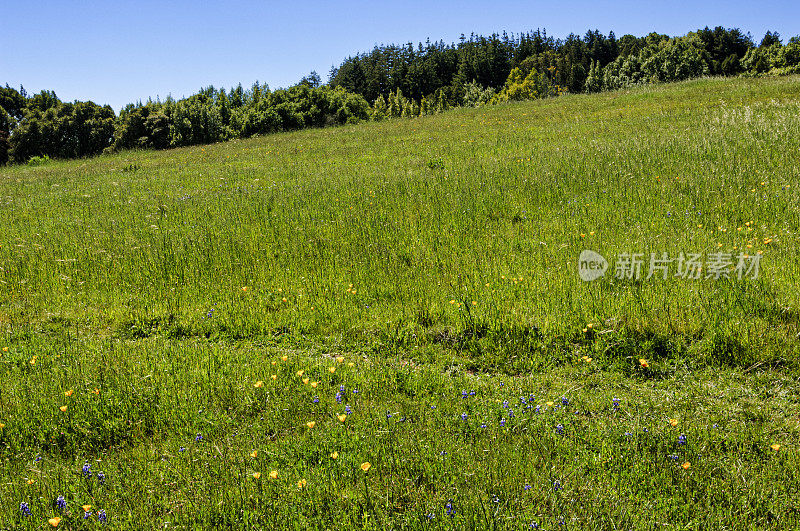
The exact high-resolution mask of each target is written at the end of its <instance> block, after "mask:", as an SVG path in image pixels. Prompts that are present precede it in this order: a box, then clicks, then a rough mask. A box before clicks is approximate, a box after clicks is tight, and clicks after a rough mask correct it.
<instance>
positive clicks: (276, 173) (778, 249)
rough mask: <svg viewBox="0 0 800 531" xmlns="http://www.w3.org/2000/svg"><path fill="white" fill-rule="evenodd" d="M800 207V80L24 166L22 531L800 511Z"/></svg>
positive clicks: (10, 272)
mask: <svg viewBox="0 0 800 531" xmlns="http://www.w3.org/2000/svg"><path fill="white" fill-rule="evenodd" d="M798 205H800V78H798V77H797V76H794V77H786V78H777V79H746V80H745V79H704V80H697V81H691V82H686V83H680V84H672V85H664V86H654V87H648V88H642V89H637V90H631V91H626V92H613V93H604V94H600V95H592V96H581V95H576V96H566V97H560V98H557V99H550V100H539V101H533V102H526V103H520V104H513V105H506V106H499V107H484V108H480V109H458V110H454V111H451V112H448V113H445V114H442V115H437V116H429V117H423V118H417V119H409V120H405V119H403V120H396V121H390V122H384V123H370V124H361V125H357V126H346V127H340V128H332V129H324V130H316V131H311V130H309V131H303V132H298V133H290V134H289V133H287V134H279V135H273V136H269V137H264V138H258V139H251V140H246V141H235V142H229V143H225V144H217V145H210V146H203V147H193V148H186V149H178V150H171V151H162V152H126V153H121V154H116V155H110V156H103V157H98V158H94V159H87V160H79V161H65V162H55V161H51V162H48V163H46V164H44V165H41V166H36V167H24V166H21V167H11V168H4V169H1V170H0V209H2V215H3V220H4V223H3V224H2V225H0V244H2V247H1V248H0V268H1V269H0V282H2V285H1V286H0V288H2V289H1V290H0V333H2V334H3V336H2V338H0V340H1V341H2V342H3V344H2V345H0V346H2V347H7V349H8V350H7V351H3V352H2V355H1V356H0V378H2V386H0V423H2V424H4V427H2V428H0V458H2V459H3V467H2V469H0V485H2V486H0V526H2V527H4V528H18V527H22V528H26V527H27V528H42V527H43V526H47V519H48V518H51V517H54V516H56V515H59V514H60V516H61V518H62V521H61V523H60V526H62V527H69V528H76V529H79V528H87V529H88V528H96V527H98V526H99V525H100V524H99V523H98V521H97V519H96V514H93V515H92V517H91V518H89V519H87V520H83V519H82V516H83V510H82V509H81V508H80V506H81V505H84V504H90V505H92V509H91V511H92V512H93V513H95V512H96V511H97V510H98V509H104V510H106V512H107V515H108V525H109V526H110V527H114V528H121V529H125V528H130V529H140V528H155V527H159V526H161V527H168V528H172V527H175V528H202V527H215V526H216V527H240V528H275V527H278V528H284V527H289V528H297V529H305V528H308V527H311V528H331V529H351V528H360V529H362V528H363V529H373V528H375V529H384V528H420V527H433V528H439V527H441V528H454V529H461V528H487V529H488V528H501V529H505V528H511V529H516V528H527V527H528V526H529V524H530V523H531V522H532V521H535V522H537V523H539V524H540V525H541V526H542V528H544V529H553V528H564V527H565V526H566V528H567V529H615V528H623V529H628V528H636V529H653V528H655V527H657V526H658V527H667V528H681V529H684V528H685V529H708V528H729V529H751V528H754V527H759V528H777V529H792V528H795V527H797V526H800V504H799V503H798V501H797V496H796V494H795V493H796V492H797V490H798V489H800V463H799V462H798V452H797V449H798V443H800V433H799V431H798V429H799V428H800V416H799V415H798V411H800V399H798V397H799V396H800V382H799V381H798V375H800V340H799V339H798V338H799V337H800V336H799V335H798V334H800V329H798V328H799V327H798V324H800V313H798V311H799V310H798V292H797V290H796V286H797V282H798V280H800V265H798V264H799V263H800V262H798V260H797V256H798V254H799V253H798V250H800V249H799V245H798V243H799V242H798V238H797V234H798V230H800V217H799V216H798V213H799V212H800V211H799V210H798ZM583 249H594V250H596V251H598V252H600V253H601V254H603V255H604V256H606V257H607V258H609V259H613V258H614V257H616V256H617V255H618V254H620V253H624V252H641V253H644V254H645V257H646V258H645V260H646V263H645V265H644V269H645V272H646V269H647V267H648V265H649V264H648V263H647V261H648V260H649V258H647V257H649V256H650V253H658V254H660V253H662V252H667V253H669V255H670V257H676V256H677V255H678V253H679V252H681V251H683V252H685V253H703V254H705V255H708V254H709V253H713V252H717V251H725V252H733V253H738V252H746V253H748V254H754V253H757V252H760V253H761V255H760V256H761V271H760V275H759V277H758V278H757V279H751V278H745V279H742V280H739V279H736V278H733V279H730V280H726V279H720V280H714V279H702V280H688V279H680V278H669V279H667V280H663V279H660V278H651V279H644V278H643V279H640V280H638V281H635V280H618V279H615V278H613V275H611V274H610V273H609V274H608V275H607V276H606V277H605V278H604V279H602V280H598V281H595V282H591V283H584V282H582V281H581V280H580V278H579V276H578V271H577V269H578V264H577V259H578V255H579V254H580V252H581V250H583ZM34 356H35V359H34ZM282 356H286V360H285V361H283V360H282V359H281V357H282ZM337 356H342V357H343V358H344V361H343V362H342V363H339V362H338V361H337V360H336V359H335V358H336V357H337ZM589 358H591V361H587V360H588V359H589ZM640 358H643V359H646V360H648V365H649V366H648V367H643V366H642V364H640V362H639V359H640ZM32 361H34V363H31V362H32ZM273 362H274V365H273ZM351 363H352V366H351V365H350V364H351ZM329 367H335V372H329V370H328V368H329ZM299 370H303V371H305V373H304V376H307V377H309V378H310V380H309V384H310V382H317V381H318V382H319V384H318V386H317V387H316V388H312V387H311V386H310V385H309V384H305V383H303V381H302V378H301V377H298V376H297V374H296V373H297V371H299ZM273 374H274V375H275V379H273V378H272V375H273ZM258 381H261V382H263V385H261V386H259V387H255V384H256V382H258ZM340 385H344V386H345V389H346V392H345V393H344V398H343V399H342V402H341V403H340V402H338V401H337V399H336V397H335V395H336V393H337V391H338V389H339V386H340ZM95 389H97V392H96V393H95V392H93V390H95ZM69 390H73V391H74V392H73V393H72V394H71V395H70V396H65V392H67V391H69ZM354 390H358V393H353V391H354ZM471 390H474V391H475V393H474V394H470V393H469V391H471ZM462 391H468V393H467V397H466V398H462ZM315 396H316V397H318V399H319V401H318V402H316V403H315V402H314V401H313V400H312V399H313V398H314V397H315ZM531 396H533V397H534V398H531ZM520 397H526V398H525V402H524V403H523V402H521V401H520ZM562 397H565V398H566V399H567V400H568V406H566V407H559V408H556V407H555V405H558V404H561V399H562ZM613 398H619V399H620V406H619V408H618V409H616V410H615V408H613V407H612V399H613ZM504 401H508V403H509V404H508V407H504V404H503V402H504ZM547 402H553V405H552V406H548V405H547ZM64 405H66V406H67V408H66V411H63V412H62V411H61V410H60V409H59V407H60V406H64ZM345 405H348V406H349V407H350V409H351V413H352V414H350V415H348V416H347V417H346V420H345V421H344V422H340V420H339V419H338V418H337V415H340V414H344V407H345ZM529 405H530V406H532V407H530V408H529V407H528V406H529ZM535 406H540V408H541V409H540V411H539V412H536V411H535V409H534V407H535ZM509 409H513V410H514V416H511V414H510V413H509ZM387 412H389V413H391V417H389V418H387ZM462 414H466V420H464V419H463V418H462ZM669 419H676V420H677V425H676V426H672V425H670V423H669ZM311 421H313V422H315V423H316V424H315V425H314V427H313V428H308V427H307V426H306V423H307V422H311ZM501 421H503V422H502V424H501ZM483 425H485V426H486V427H482V426H483ZM558 425H561V426H562V428H561V430H559V429H557V426H558ZM559 431H563V433H559ZM198 434H202V440H200V441H195V438H196V437H197V435H198ZM626 434H629V435H626ZM681 434H685V435H686V441H687V442H686V444H685V445H681V444H679V443H678V436H679V435H681ZM773 444H779V445H780V449H778V450H777V451H776V450H773V449H772V448H771V445H773ZM181 448H183V449H184V450H182V451H181ZM254 450H257V454H256V457H252V456H251V452H253V451H254ZM334 451H335V452H338V458H337V459H335V460H334V459H332V458H331V457H330V455H331V453H332V452H334ZM37 456H40V457H41V460H38V461H37V460H36V457H37ZM671 456H672V457H671ZM86 462H88V463H90V464H91V465H92V466H91V471H92V472H93V473H95V472H97V471H100V470H102V471H103V472H104V473H105V475H106V480H105V482H104V483H103V484H102V485H100V483H99V481H98V480H97V478H96V477H95V476H93V477H92V478H89V479H86V478H84V477H82V475H81V468H82V466H83V465H84V463H86ZM364 462H369V463H371V465H372V467H371V468H370V469H369V470H368V471H367V472H363V471H362V470H361V468H360V465H361V463H364ZM685 462H689V463H691V466H690V467H689V468H688V469H684V468H682V467H681V464H682V463H685ZM272 470H276V471H278V478H277V479H272V478H270V477H269V472H270V471H272ZM256 472H258V473H260V474H261V477H260V478H259V479H256V478H254V477H253V474H254V473H256ZM29 479H32V480H34V483H32V484H28V480H29ZM300 480H306V484H305V486H304V487H303V488H298V486H297V482H298V481H300ZM556 482H557V483H556ZM526 485H528V486H529V487H530V488H525V486H526ZM556 487H558V488H556ZM59 495H63V496H64V497H65V499H66V501H67V508H66V509H65V510H60V509H57V508H56V507H54V505H53V501H54V500H55V499H56V498H57V496H59ZM450 500H452V504H451V505H450V507H452V509H453V510H454V511H455V512H454V515H453V516H450V515H448V514H447V509H446V504H447V503H448V501H450ZM21 502H26V503H28V504H29V506H30V509H31V511H32V516H30V517H24V516H22V514H21V512H20V511H19V505H20V503H21ZM431 514H432V515H435V516H434V518H433V519H432V520H431V519H429V518H428V515H431ZM561 521H563V522H564V525H563V526H562V525H560V522H561Z"/></svg>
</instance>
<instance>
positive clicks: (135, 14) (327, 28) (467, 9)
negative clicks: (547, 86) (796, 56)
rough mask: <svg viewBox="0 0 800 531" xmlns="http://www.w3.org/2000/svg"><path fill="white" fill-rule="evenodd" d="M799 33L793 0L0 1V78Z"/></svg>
mask: <svg viewBox="0 0 800 531" xmlns="http://www.w3.org/2000/svg"><path fill="white" fill-rule="evenodd" d="M717 25H721V26H725V27H738V28H741V29H742V30H743V31H745V32H750V33H752V35H753V37H754V39H755V40H756V41H759V40H760V39H761V37H762V36H763V35H764V32H765V31H767V30H768V29H769V30H773V31H778V32H779V33H780V34H781V36H782V37H783V39H784V42H786V40H788V38H789V37H791V36H794V35H798V34H800V2H796V1H769V0H767V1H763V2H752V1H741V0H728V1H726V2H719V1H702V0H696V1H692V2H685V1H675V2H666V1H664V2H661V1H659V2H648V1H646V0H641V1H622V2H607V1H573V2H570V1H561V2H555V1H548V2H540V1H529V2H503V1H495V2H490V1H481V2H477V1H471V0H462V1H459V2H450V1H434V0H431V1H428V2H417V1H412V2H403V1H394V2H387V3H382V2H376V1H372V2H367V1H357V0H340V1H330V2H317V1H295V2H280V3H278V2H256V1H238V2H225V1H218V2H214V3H210V2H204V1H195V2H189V1H183V0H161V1H159V2H154V1H150V0H141V1H138V2H115V1H105V2H92V1H91V0H89V1H80V2H79V1H74V2H72V1H70V2H67V1H62V2H38V1H24V2H23V1H17V2H12V1H10V0H4V2H3V5H2V7H0V35H2V41H3V44H2V46H0V84H3V85H4V84H5V83H8V84H10V85H11V86H14V87H17V88H18V87H19V85H20V84H22V85H24V86H25V88H26V90H28V92H30V93H33V92H38V91H40V90H42V89H51V90H55V91H56V94H58V96H59V97H60V98H61V99H62V100H66V101H72V100H75V99H81V100H92V101H95V102H96V103H101V104H105V103H108V104H110V105H111V106H112V107H114V109H115V110H117V111H118V110H119V109H120V108H121V107H122V106H124V105H125V104H126V103H131V102H135V101H137V100H142V101H146V100H147V98H149V97H152V98H155V97H157V96H160V97H161V98H162V99H163V98H164V97H165V96H167V95H168V94H171V95H172V96H173V97H176V98H180V97H182V96H188V95H190V94H193V93H195V92H197V90H198V89H200V88H201V87H205V86H208V85H214V86H216V87H230V86H235V85H236V84H237V83H239V82H241V83H242V84H243V85H244V86H245V87H247V86H250V85H251V84H252V83H253V82H255V81H256V80H258V81H260V82H262V83H268V84H269V85H270V87H272V88H278V87H282V86H289V85H291V84H294V83H296V82H297V81H299V80H300V78H301V77H302V76H304V75H306V74H308V73H309V72H310V71H311V70H316V71H317V72H319V73H320V75H321V76H322V78H323V80H327V76H328V71H329V70H330V68H331V66H334V65H338V64H340V63H341V61H342V60H343V59H344V58H345V57H347V56H348V55H352V54H355V53H358V52H364V51H369V50H371V49H372V48H373V46H375V45H376V44H389V43H405V42H414V43H417V42H424V41H425V39H427V38H430V39H431V40H437V41H438V40H439V39H442V40H444V41H445V42H446V43H450V42H455V41H457V40H458V38H459V36H460V35H461V33H465V34H466V35H469V34H470V33H471V32H475V33H481V34H490V33H492V32H495V31H496V32H498V33H501V32H502V31H504V30H505V31H507V32H509V33H512V32H513V33H519V32H523V31H529V30H534V29H536V28H543V29H547V32H548V34H550V35H553V36H555V37H564V36H566V35H568V34H569V33H570V32H574V33H577V34H581V35H582V34H583V33H585V32H586V30H587V29H595V28H596V29H598V30H600V31H601V32H602V33H604V34H607V33H608V32H609V31H611V30H613V31H614V32H615V33H616V35H617V37H620V36H622V35H624V34H626V33H632V34H634V35H645V34H647V33H649V32H651V31H657V32H659V33H666V34H669V35H683V34H685V33H687V32H689V31H693V30H696V29H698V28H702V27H705V26H710V27H714V26H717Z"/></svg>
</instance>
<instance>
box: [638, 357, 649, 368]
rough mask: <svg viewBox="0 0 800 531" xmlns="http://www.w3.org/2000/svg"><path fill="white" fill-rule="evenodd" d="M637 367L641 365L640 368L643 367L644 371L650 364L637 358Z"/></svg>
mask: <svg viewBox="0 0 800 531" xmlns="http://www.w3.org/2000/svg"><path fill="white" fill-rule="evenodd" d="M639 365H641V366H642V367H644V368H645V369H646V368H648V367H649V366H650V364H649V363H647V360H646V359H644V358H639Z"/></svg>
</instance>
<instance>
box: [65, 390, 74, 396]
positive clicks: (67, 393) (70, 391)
mask: <svg viewBox="0 0 800 531" xmlns="http://www.w3.org/2000/svg"><path fill="white" fill-rule="evenodd" d="M74 392H75V391H73V390H72V389H70V390H69V391H64V396H72V393H74Z"/></svg>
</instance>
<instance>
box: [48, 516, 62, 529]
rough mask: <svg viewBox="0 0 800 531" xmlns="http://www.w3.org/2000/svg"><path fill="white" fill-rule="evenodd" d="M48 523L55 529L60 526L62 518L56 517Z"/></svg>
mask: <svg viewBox="0 0 800 531" xmlns="http://www.w3.org/2000/svg"><path fill="white" fill-rule="evenodd" d="M47 523H48V524H50V525H51V526H53V527H58V524H60V523H61V518H59V517H58V516H56V517H54V518H51V519H50V520H48V521H47Z"/></svg>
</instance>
